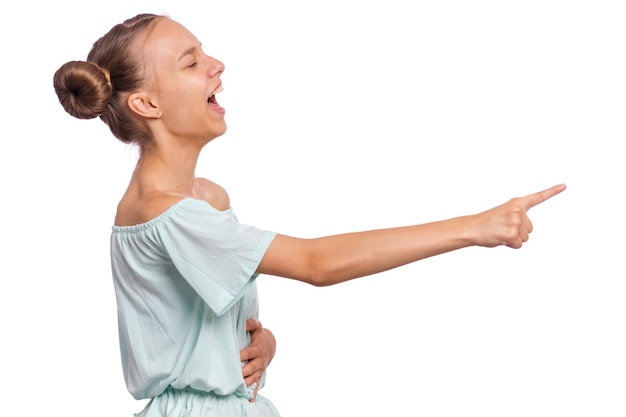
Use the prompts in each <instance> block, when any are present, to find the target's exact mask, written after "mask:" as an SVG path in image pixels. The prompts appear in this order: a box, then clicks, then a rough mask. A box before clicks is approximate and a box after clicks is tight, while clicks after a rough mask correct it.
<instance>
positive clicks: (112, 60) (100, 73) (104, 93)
mask: <svg viewBox="0 0 626 417" xmlns="http://www.w3.org/2000/svg"><path fill="white" fill-rule="evenodd" d="M161 17H164V16H160V15H155V14H139V15H137V16H135V17H132V18H130V19H127V20H125V21H124V22H123V23H120V24H118V25H115V26H113V28H112V29H111V30H110V31H109V32H108V33H107V34H105V35H104V36H102V37H101V38H100V39H98V40H97V41H96V42H95V43H94V44H93V47H92V48H91V51H90V52H89V55H88V56H87V61H70V62H67V63H66V64H64V65H62V66H61V67H60V68H59V69H58V70H57V71H56V72H55V74H54V78H53V83H54V90H55V92H56V94H57V96H58V98H59V102H60V103H61V105H62V106H63V108H64V109H65V111H67V112H68V113H69V114H71V115H72V116H74V117H77V118H79V119H92V118H94V117H98V116H99V117H100V119H102V121H104V123H106V124H107V125H108V126H109V129H111V132H112V133H113V135H114V136H115V137H116V138H118V139H119V140H121V141H122V142H124V143H136V144H138V145H139V146H141V147H145V146H147V145H149V144H150V143H151V142H152V140H153V139H152V135H151V134H150V132H149V131H148V129H147V128H146V127H145V126H144V125H142V124H141V123H139V122H138V121H137V120H136V119H135V118H133V116H132V114H131V112H130V110H129V109H128V106H127V105H126V102H125V98H126V97H127V94H124V93H130V92H133V91H136V90H138V89H139V88H140V87H141V84H142V82H143V77H144V68H143V63H142V61H141V59H140V57H138V56H136V55H133V49H132V46H133V43H134V41H135V40H136V39H137V37H138V35H139V34H140V33H142V32H143V31H144V30H145V29H147V28H148V27H150V25H151V23H152V22H154V21H155V20H156V19H158V18H161Z"/></svg>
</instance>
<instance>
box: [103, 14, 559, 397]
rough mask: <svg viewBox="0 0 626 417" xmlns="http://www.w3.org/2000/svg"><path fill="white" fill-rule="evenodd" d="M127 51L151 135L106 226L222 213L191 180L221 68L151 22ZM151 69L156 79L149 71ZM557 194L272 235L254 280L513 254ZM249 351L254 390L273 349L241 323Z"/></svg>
mask: <svg viewBox="0 0 626 417" xmlns="http://www.w3.org/2000/svg"><path fill="white" fill-rule="evenodd" d="M149 32H150V34H149V36H146V37H144V38H142V39H140V40H139V41H138V42H137V43H136V44H135V48H141V51H139V50H138V51H137V52H138V54H139V55H138V56H143V57H144V60H145V61H144V62H145V65H146V74H145V83H144V88H142V89H141V90H140V91H136V92H133V93H131V94H128V96H127V98H126V100H127V104H128V107H129V109H130V110H131V111H132V112H133V114H134V116H135V118H136V119H137V120H138V121H139V122H140V123H143V124H145V126H147V128H148V129H149V130H150V131H151V132H152V134H153V137H154V144H153V145H152V146H150V147H147V148H144V149H142V151H141V155H140V158H139V161H138V163H137V166H136V168H135V171H134V172H133V174H132V177H131V180H130V183H129V185H128V189H127V190H126V192H125V194H124V196H123V197H122V199H121V201H120V203H119V206H118V211H117V215H116V219H115V224H116V225H120V226H123V225H133V224H139V223H144V222H146V221H148V220H150V219H152V218H154V217H156V216H158V215H159V214H161V213H163V212H164V211H166V210H167V209H168V208H170V207H171V206H172V205H173V204H175V203H176V202H178V201H180V200H181V199H183V198H189V197H191V198H196V199H201V200H205V201H207V202H208V203H209V204H211V205H212V206H213V207H215V208H216V209H218V210H226V209H228V208H229V207H230V200H229V197H228V194H227V192H226V190H224V188H222V187H221V186H219V185H218V184H215V183H214V182H212V181H210V180H208V179H205V178H198V177H196V175H195V169H196V165H197V162H198V158H199V156H200V152H201V151H202V149H203V148H204V146H205V145H206V144H208V143H209V142H210V141H211V140H213V139H214V138H216V137H219V136H221V135H222V134H224V132H225V131H226V122H225V120H224V113H225V111H224V109H223V108H221V107H220V106H219V105H218V104H217V103H216V102H215V100H214V99H213V98H211V99H209V97H211V96H212V94H213V92H215V91H216V90H218V89H219V87H221V80H220V76H221V74H222V72H223V71H224V65H223V64H222V63H221V62H220V61H218V60H216V59H214V58H212V57H210V56H207V55H206V54H204V52H203V51H202V46H201V44H200V42H199V41H198V40H197V39H196V37H195V36H194V35H193V34H191V33H190V32H189V31H188V30H187V29H186V28H185V27H184V26H182V25H180V24H178V23H177V22H174V21H172V20H169V19H165V18H161V19H159V20H158V21H157V23H156V24H155V26H154V28H153V30H151V31H149ZM157 69H158V70H157ZM563 190H565V185H564V184H560V185H556V186H553V187H550V188H548V189H546V190H543V191H540V192H538V193H534V194H530V195H527V196H525V197H519V198H513V199H511V200H509V201H508V202H506V203H504V204H502V205H499V206H497V207H494V208H491V209H489V210H486V211H483V212H480V213H478V214H473V215H468V216H460V217H455V218H452V219H448V220H442V221H439V222H433V223H427V224H421V225H413V226H406V227H398V228H392V229H379V230H370V231H363V232H356V233H347V234H338V235H334V236H326V237H320V238H314V239H302V238H297V237H292V236H286V235H283V234H278V235H277V236H276V237H275V239H274V240H273V242H272V243H271V245H270V246H269V248H268V250H267V252H266V253H265V256H264V257H263V259H262V260H261V263H260V264H259V266H258V270H257V272H259V273H261V274H267V275H274V276H278V277H284V278H289V279H294V280H298V281H302V282H305V283H308V284H311V285H315V286H326V285H334V284H338V283H341V282H344V281H348V280H351V279H355V278H359V277H363V276H367V275H371V274H375V273H378V272H383V271H386V270H389V269H392V268H396V267H399V266H401V265H405V264H408V263H411V262H416V261H418V260H421V259H424V258H428V257H431V256H435V255H439V254H442V253H446V252H450V251H454V250H457V249H461V248H464V247H468V246H482V247H495V246H502V245H504V246H509V247H511V248H515V249H517V248H521V247H522V245H523V243H524V242H526V241H527V240H528V238H529V234H530V233H531V232H532V230H533V225H532V223H531V221H530V219H529V217H528V211H529V210H530V209H531V208H532V207H534V206H536V205H538V204H541V203H543V202H544V201H546V200H548V199H549V198H551V197H553V196H555V195H557V194H559V193H561V192H562V191H563ZM248 330H249V331H250V334H251V344H250V346H248V347H247V348H245V349H243V350H242V351H241V359H242V361H245V360H248V361H249V362H248V363H247V364H246V365H245V366H244V367H243V376H244V379H245V382H246V384H247V385H248V386H250V385H251V384H252V383H254V382H258V381H259V378H260V377H261V375H262V373H263V372H264V370H265V368H266V367H267V365H268V364H269V363H270V361H271V360H272V357H273V355H274V353H275V350H276V340H275V338H274V335H273V334H272V333H271V331H269V330H268V329H266V328H264V327H263V326H262V325H261V324H260V323H259V322H258V321H256V320H249V321H248Z"/></svg>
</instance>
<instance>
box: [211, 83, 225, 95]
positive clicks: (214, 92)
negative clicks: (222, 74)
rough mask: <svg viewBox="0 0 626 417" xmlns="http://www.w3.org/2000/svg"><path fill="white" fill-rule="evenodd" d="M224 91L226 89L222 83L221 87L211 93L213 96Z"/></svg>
mask: <svg viewBox="0 0 626 417" xmlns="http://www.w3.org/2000/svg"><path fill="white" fill-rule="evenodd" d="M222 91H224V87H222V86H221V85H220V86H219V87H217V88H216V89H215V91H213V92H212V93H211V96H214V95H216V94H217V93H221V92H222Z"/></svg>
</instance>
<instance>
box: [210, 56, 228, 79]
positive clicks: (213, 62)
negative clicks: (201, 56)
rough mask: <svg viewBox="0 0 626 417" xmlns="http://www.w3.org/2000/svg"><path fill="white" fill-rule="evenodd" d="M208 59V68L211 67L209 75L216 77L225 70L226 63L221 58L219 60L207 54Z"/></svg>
mask: <svg viewBox="0 0 626 417" xmlns="http://www.w3.org/2000/svg"><path fill="white" fill-rule="evenodd" d="M207 59H208V64H209V65H208V68H209V76H210V77H215V76H218V75H220V74H222V73H223V72H224V63H223V62H222V61H220V60H217V59H215V58H213V57H210V56H208V55H207Z"/></svg>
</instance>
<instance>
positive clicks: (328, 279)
mask: <svg viewBox="0 0 626 417" xmlns="http://www.w3.org/2000/svg"><path fill="white" fill-rule="evenodd" d="M307 270H308V271H309V272H308V274H307V282H308V283H309V284H311V285H313V286H314V287H328V286H330V285H335V284H338V283H340V282H343V281H346V280H348V279H350V277H349V276H348V274H346V271H342V269H341V268H340V267H338V266H337V265H333V264H332V262H325V261H324V260H322V259H316V260H314V261H312V262H310V263H309V267H308V268H307Z"/></svg>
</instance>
